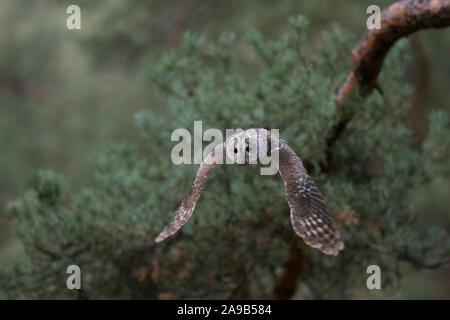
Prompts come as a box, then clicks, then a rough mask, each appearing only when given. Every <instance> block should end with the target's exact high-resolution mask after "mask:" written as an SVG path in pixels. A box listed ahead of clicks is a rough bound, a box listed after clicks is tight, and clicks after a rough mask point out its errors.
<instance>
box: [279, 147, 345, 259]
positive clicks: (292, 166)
mask: <svg viewBox="0 0 450 320" xmlns="http://www.w3.org/2000/svg"><path fill="white" fill-rule="evenodd" d="M283 149H284V153H285V154H284V155H283V151H282V150H283ZM280 151H282V152H281V153H280V173H281V177H282V179H283V181H284V183H285V188H286V190H285V191H286V200H287V202H288V204H289V208H290V211H291V223H292V226H293V228H294V231H295V233H296V234H297V235H298V236H300V237H301V238H303V240H304V241H305V242H306V243H307V244H308V245H310V246H311V247H313V248H317V249H319V250H320V251H322V252H323V253H325V254H329V255H337V254H338V253H339V251H340V250H342V249H343V248H344V243H343V242H342V241H341V239H340V234H339V231H338V230H337V227H336V223H335V222H334V220H333V218H332V217H331V216H330V215H329V214H328V210H327V206H326V204H325V201H324V199H323V196H322V194H321V193H320V191H319V189H318V188H317V186H316V184H315V183H314V181H313V179H312V178H311V177H310V176H309V175H308V173H307V172H306V170H305V168H304V167H303V164H302V161H301V160H300V158H299V157H298V156H297V155H296V154H295V152H294V151H293V150H292V149H291V148H290V147H289V146H287V145H284V147H282V149H281V150H280Z"/></svg>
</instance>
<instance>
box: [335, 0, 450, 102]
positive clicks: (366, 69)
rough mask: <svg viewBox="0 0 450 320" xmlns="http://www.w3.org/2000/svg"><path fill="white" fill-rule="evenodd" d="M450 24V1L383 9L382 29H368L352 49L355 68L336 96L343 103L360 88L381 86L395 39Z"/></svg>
mask: <svg viewBox="0 0 450 320" xmlns="http://www.w3.org/2000/svg"><path fill="white" fill-rule="evenodd" d="M449 25H450V0H403V1H399V2H396V3H394V4H392V5H391V6H389V7H388V8H387V9H385V10H383V12H381V28H380V29H372V30H367V31H366V32H365V33H364V35H363V37H362V38H361V40H360V41H359V43H358V45H357V46H356V48H355V49H354V50H353V51H352V71H351V72H350V73H349V75H348V76H347V79H346V80H345V82H344V84H343V85H342V86H341V88H340V89H339V91H338V92H337V94H336V96H335V101H336V102H337V103H340V102H342V101H344V99H345V98H346V97H348V96H349V95H350V93H351V92H352V91H353V90H354V89H355V88H356V87H359V88H360V89H362V90H361V93H362V94H369V93H370V92H371V91H372V90H373V89H374V88H375V87H376V86H377V78H378V74H379V73H380V71H381V67H382V65H383V61H384V58H385V57H386V55H387V53H388V52H389V50H390V49H391V47H392V46H393V45H394V44H395V42H396V41H397V40H398V39H400V38H402V37H406V36H408V35H410V34H412V33H414V32H416V31H418V30H421V29H429V28H444V27H447V26H449Z"/></svg>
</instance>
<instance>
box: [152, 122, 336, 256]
mask: <svg viewBox="0 0 450 320" xmlns="http://www.w3.org/2000/svg"><path fill="white" fill-rule="evenodd" d="M258 150H264V151H265V152H262V153H261V152H258ZM224 154H226V156H227V157H228V159H232V163H237V164H249V163H262V162H263V160H264V159H263V158H266V160H267V157H270V156H272V157H273V156H275V155H276V156H277V158H278V159H277V161H276V162H277V166H278V171H279V172H280V176H281V179H282V180H283V182H284V186H285V191H286V200H287V202H288V205H289V208H290V216H291V223H292V226H293V228H294V231H295V233H296V234H297V235H298V236H299V237H301V238H302V239H303V240H304V241H305V242H306V243H307V244H308V245H309V246H311V247H313V248H317V249H319V250H320V251H322V252H323V253H325V254H328V255H337V254H338V253H339V251H340V250H342V249H343V248H344V243H343V242H342V241H341V239H340V235H339V231H338V230H337V227H336V223H335V222H334V220H333V218H332V217H331V216H330V215H329V214H328V210H327V207H326V204H325V202H324V200H323V197H322V194H321V193H320V191H319V189H317V187H316V185H315V183H314V181H313V180H312V178H311V177H310V176H309V175H308V172H307V171H306V169H305V167H304V166H303V163H302V161H301V159H300V158H299V157H298V156H297V155H296V154H295V152H294V150H292V148H291V147H290V146H288V145H287V143H286V142H285V141H284V140H282V139H278V138H277V137H275V136H274V135H273V134H271V132H270V131H268V130H266V129H248V130H245V131H242V132H240V133H236V134H234V135H232V136H231V137H229V138H228V139H227V140H226V141H225V143H223V144H220V145H218V146H217V147H215V149H214V150H213V151H212V152H211V153H210V154H209V155H208V156H207V157H206V158H205V159H204V160H203V162H202V163H201V165H200V168H199V169H198V171H197V175H196V177H195V180H194V184H193V186H192V187H191V189H190V190H189V193H188V194H187V196H186V197H185V198H184V200H183V202H182V203H181V205H180V206H179V207H178V209H177V211H176V213H175V217H174V218H173V219H172V221H171V222H170V223H169V224H167V225H166V226H165V228H164V230H163V231H162V232H161V233H160V234H159V235H158V237H156V239H155V242H161V241H163V240H164V239H166V238H167V237H169V236H171V235H173V234H175V233H176V232H177V231H178V230H179V229H180V228H181V227H182V226H183V225H184V224H185V223H186V222H187V221H188V220H189V218H190V217H191V215H192V213H193V211H194V208H195V205H196V203H197V201H198V199H199V198H200V195H201V193H202V190H203V188H204V186H205V183H206V177H207V175H208V173H209V171H210V170H211V169H212V168H213V167H214V165H215V164H216V163H222V161H221V160H222V159H223V158H222V157H223V156H224ZM252 160H254V162H252ZM266 163H267V162H266Z"/></svg>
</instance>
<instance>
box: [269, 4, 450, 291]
mask: <svg viewBox="0 0 450 320" xmlns="http://www.w3.org/2000/svg"><path fill="white" fill-rule="evenodd" d="M449 25H450V0H416V1H415V0H403V1H399V2H396V3H394V4H392V5H391V6H389V7H388V8H387V9H385V10H383V12H382V13H381V29H373V30H367V31H366V32H365V33H364V35H363V37H362V38H361V40H360V41H359V43H358V45H357V46H356V48H355V49H354V50H353V51H352V56H351V59H352V70H351V71H350V73H349V74H348V76H347V79H346V80H345V82H344V84H343V85H342V86H341V87H340V89H339V90H338V92H337V94H336V95H335V102H336V103H337V104H340V103H341V102H343V101H344V100H345V99H346V98H347V97H348V96H350V94H351V93H352V92H353V91H354V89H355V88H359V89H361V93H362V94H363V95H368V94H369V93H371V92H372V90H373V89H374V88H376V87H377V78H378V74H379V73H380V71H381V68H382V66H383V61H384V58H385V57H386V55H387V53H388V52H389V50H390V49H391V47H392V46H393V45H394V44H395V42H396V41H397V40H399V39H400V38H402V37H406V36H408V35H410V34H412V33H414V32H416V31H418V30H421V29H429V28H444V27H447V26H449ZM350 120H351V117H350V116H343V115H342V114H341V115H340V116H339V117H338V118H337V119H336V122H335V125H334V127H333V129H332V132H331V133H330V135H329V137H328V138H327V139H326V145H327V150H326V155H325V159H324V161H323V163H321V165H320V167H321V170H322V171H323V172H330V171H332V170H333V147H334V145H335V143H336V141H337V140H338V139H339V138H340V136H341V135H342V133H343V132H344V131H345V128H346V126H347V124H348V122H349V121H350ZM295 238H296V239H294V240H293V242H292V245H291V247H290V249H289V253H288V257H287V259H286V261H285V263H284V266H283V272H282V274H281V276H280V277H279V278H278V280H277V282H276V284H275V288H274V290H273V293H272V296H271V298H272V299H290V298H291V297H292V296H293V295H294V294H295V292H296V290H297V286H298V282H299V280H300V278H301V275H302V273H303V272H304V270H305V261H304V255H303V252H302V251H301V248H300V246H301V239H299V238H298V237H295Z"/></svg>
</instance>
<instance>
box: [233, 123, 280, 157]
mask: <svg viewBox="0 0 450 320" xmlns="http://www.w3.org/2000/svg"><path fill="white" fill-rule="evenodd" d="M272 139H273V137H272V135H271V133H270V131H268V130H266V129H248V130H245V131H242V132H239V133H236V134H234V135H232V136H231V137H230V138H228V139H227V141H226V146H225V148H226V153H227V157H228V158H229V159H230V160H232V161H233V163H235V164H242V165H248V164H260V163H262V162H266V161H265V159H267V157H270V153H271V146H272V145H273V144H271V141H273V140H272Z"/></svg>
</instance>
